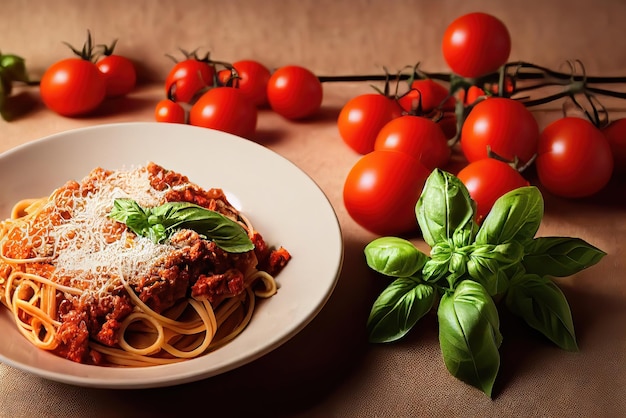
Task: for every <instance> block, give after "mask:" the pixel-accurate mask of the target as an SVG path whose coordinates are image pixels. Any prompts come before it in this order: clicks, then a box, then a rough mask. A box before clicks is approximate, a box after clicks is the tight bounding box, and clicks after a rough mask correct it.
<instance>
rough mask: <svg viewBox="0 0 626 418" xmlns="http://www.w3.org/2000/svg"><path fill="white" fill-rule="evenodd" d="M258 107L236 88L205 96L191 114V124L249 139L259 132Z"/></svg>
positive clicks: (213, 91) (192, 109) (201, 97)
mask: <svg viewBox="0 0 626 418" xmlns="http://www.w3.org/2000/svg"><path fill="white" fill-rule="evenodd" d="M257 113H258V111H257V108H256V106H254V104H252V102H251V101H250V100H248V98H247V97H246V96H244V95H243V93H241V92H240V91H239V90H238V89H236V88H234V87H215V88H212V89H211V90H209V91H207V92H206V93H204V94H203V95H202V96H200V98H199V99H198V101H197V102H196V103H194V105H193V106H192V107H191V110H190V112H189V123H190V124H191V125H194V126H203V127H205V128H211V129H217V130H219V131H223V132H228V133H231V134H234V135H238V136H241V137H244V138H248V139H250V138H251V137H252V136H253V135H254V133H255V130H256V123H257Z"/></svg>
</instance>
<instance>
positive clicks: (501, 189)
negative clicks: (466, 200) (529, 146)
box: [457, 158, 529, 223]
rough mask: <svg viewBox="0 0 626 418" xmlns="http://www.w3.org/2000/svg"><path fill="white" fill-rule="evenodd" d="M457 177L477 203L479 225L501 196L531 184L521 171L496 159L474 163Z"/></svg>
mask: <svg viewBox="0 0 626 418" xmlns="http://www.w3.org/2000/svg"><path fill="white" fill-rule="evenodd" d="M457 177H458V179H459V180H461V182H463V184H464V185H465V187H467V190H468V191H469V194H470V196H471V198H472V199H473V200H474V202H476V222H478V223H481V222H482V221H483V219H484V218H485V216H487V214H488V213H489V211H491V208H492V207H493V204H494V203H495V202H496V200H498V198H499V197H500V196H502V195H503V194H505V193H507V192H510V191H511V190H514V189H518V188H520V187H524V186H528V184H529V183H528V181H527V180H526V179H525V178H524V177H523V176H522V175H521V174H520V173H519V171H517V170H516V169H515V168H513V167H512V166H510V165H509V164H507V163H505V162H503V161H499V160H496V159H495V158H484V159H482V160H478V161H474V162H473V163H470V164H468V165H466V166H465V167H464V168H462V169H461V170H460V171H459V172H458V173H457Z"/></svg>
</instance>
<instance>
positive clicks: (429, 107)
mask: <svg viewBox="0 0 626 418" xmlns="http://www.w3.org/2000/svg"><path fill="white" fill-rule="evenodd" d="M398 103H399V104H400V106H402V109H404V110H405V111H407V112H411V111H414V110H416V109H418V107H419V106H421V107H420V109H421V110H422V112H423V113H425V114H428V113H429V112H432V111H433V110H435V109H439V110H441V111H454V107H455V105H454V104H455V100H454V97H452V96H450V93H449V92H448V89H447V88H445V87H444V86H442V85H441V84H439V83H437V82H436V81H434V80H432V79H430V78H426V79H419V80H414V81H413V82H412V83H411V89H410V90H409V91H408V92H407V93H406V94H404V95H402V96H401V97H399V98H398Z"/></svg>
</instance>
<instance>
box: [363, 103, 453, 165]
mask: <svg viewBox="0 0 626 418" xmlns="http://www.w3.org/2000/svg"><path fill="white" fill-rule="evenodd" d="M374 150H377V151H378V150H387V151H399V152H404V153H406V154H409V155H411V156H413V157H414V158H416V159H418V160H419V161H420V162H421V163H422V164H424V166H425V167H426V168H428V169H430V170H432V169H434V168H438V167H439V168H441V167H443V166H444V165H445V164H446V163H447V162H448V160H449V159H450V147H449V146H448V142H447V140H446V136H445V135H444V133H443V130H442V129H441V128H440V127H439V126H438V125H437V124H436V123H435V122H433V121H432V119H428V118H426V117H423V116H414V115H404V116H400V117H399V118H396V119H393V120H391V121H389V122H388V123H387V124H386V125H385V126H383V127H382V129H381V130H380V132H379V133H378V136H377V137H376V142H375V144H374Z"/></svg>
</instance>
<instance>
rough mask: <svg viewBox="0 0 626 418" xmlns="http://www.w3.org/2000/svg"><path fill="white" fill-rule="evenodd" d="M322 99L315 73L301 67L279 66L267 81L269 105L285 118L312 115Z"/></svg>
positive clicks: (300, 117)
mask: <svg viewBox="0 0 626 418" xmlns="http://www.w3.org/2000/svg"><path fill="white" fill-rule="evenodd" d="M322 99H323V89H322V83H321V82H320V80H319V79H318V78H317V76H316V75H315V74H313V73H312V72H311V71H309V70H308V69H306V68H303V67H299V66H296V65H288V66H285V67H281V68H279V69H278V70H276V71H275V72H274V73H273V74H272V76H271V77H270V79H269V81H268V83H267V100H268V102H269V104H270V107H271V108H272V110H274V112H276V113H278V114H279V115H281V116H283V117H285V118H287V119H294V120H295V119H304V118H308V117H310V116H313V115H314V114H315V113H317V111H318V110H319V109H320V107H321V105H322Z"/></svg>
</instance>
